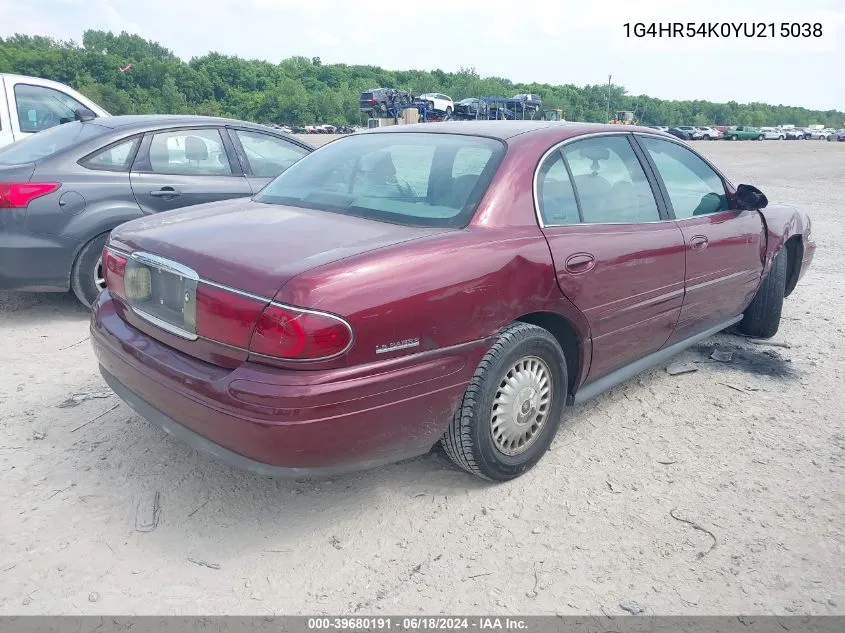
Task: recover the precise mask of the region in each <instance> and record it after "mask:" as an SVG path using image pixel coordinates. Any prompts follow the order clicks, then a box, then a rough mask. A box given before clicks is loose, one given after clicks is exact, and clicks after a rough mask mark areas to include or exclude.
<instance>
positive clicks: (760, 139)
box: [757, 134, 766, 141]
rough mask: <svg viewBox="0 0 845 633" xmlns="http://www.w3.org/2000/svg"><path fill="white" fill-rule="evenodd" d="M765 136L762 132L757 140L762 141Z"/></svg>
mask: <svg viewBox="0 0 845 633" xmlns="http://www.w3.org/2000/svg"><path fill="white" fill-rule="evenodd" d="M764 138H766V137H765V136H763V135H762V134H761V135H760V136H758V137H757V140H758V141H762V140H763V139H764Z"/></svg>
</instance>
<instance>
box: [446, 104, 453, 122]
mask: <svg viewBox="0 0 845 633" xmlns="http://www.w3.org/2000/svg"><path fill="white" fill-rule="evenodd" d="M446 118H447V119H451V118H452V108H450V107H449V106H446Z"/></svg>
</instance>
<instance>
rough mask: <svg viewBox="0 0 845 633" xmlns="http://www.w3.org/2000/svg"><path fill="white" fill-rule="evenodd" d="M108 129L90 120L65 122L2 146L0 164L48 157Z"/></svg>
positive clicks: (26, 161)
mask: <svg viewBox="0 0 845 633" xmlns="http://www.w3.org/2000/svg"><path fill="white" fill-rule="evenodd" d="M106 131H107V128H104V127H102V126H100V125H96V124H94V123H90V122H88V123H80V122H79V121H73V122H71V123H63V124H62V125H57V126H55V127H51V128H48V129H46V130H44V131H42V132H38V133H37V134H33V135H32V136H28V137H25V138H23V139H21V140H19V141H17V142H15V143H12V144H11V145H7V146H6V147H3V148H0V165H18V164H20V163H31V162H33V161H37V160H40V159H42V158H47V157H48V156H52V155H53V154H55V153H57V152H60V151H62V150H64V149H67V148H68V147H71V146H72V145H74V144H76V143H79V142H81V141H87V140H89V139H92V138H95V137H97V136H99V135H101V134H103V133H104V132H106Z"/></svg>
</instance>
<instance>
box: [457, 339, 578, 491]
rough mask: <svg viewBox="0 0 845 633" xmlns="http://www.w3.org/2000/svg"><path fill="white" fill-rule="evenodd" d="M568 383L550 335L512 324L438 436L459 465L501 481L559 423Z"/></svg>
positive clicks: (535, 453) (538, 449)
mask: <svg viewBox="0 0 845 633" xmlns="http://www.w3.org/2000/svg"><path fill="white" fill-rule="evenodd" d="M567 391H568V382H567V375H566V359H565V358H564V355H563V351H562V350H561V348H560V345H559V344H558V342H557V339H555V337H554V336H552V334H551V333H550V332H549V331H548V330H544V329H543V328H540V327H537V326H536V325H530V324H528V323H513V324H511V325H509V326H508V327H506V328H505V329H504V330H502V332H501V333H500V334H499V337H498V339H497V340H496V342H495V343H494V344H493V346H492V347H491V348H490V350H489V351H488V352H487V353H486V354H485V355H484V358H483V359H482V360H481V362H480V363H479V365H478V368H477V369H476V370H475V374H474V375H473V378H472V381H471V382H470V385H469V387H468V388H467V390H466V392H465V393H464V397H463V399H462V401H461V403H460V405H459V406H458V409H457V411H455V415H454V417H453V418H452V422H451V424H450V425H449V428H448V429H447V431H446V433H445V434H444V435H443V438H442V439H441V440H440V441H441V443H442V445H443V448H444V450H445V451H446V454H447V455H448V456H449V458H450V459H451V460H452V461H453V462H455V464H457V465H458V466H460V467H461V468H463V469H464V470H466V471H468V472H470V473H472V474H474V475H477V476H479V477H481V478H483V479H488V480H491V481H507V480H509V479H514V478H515V477H519V476H520V475H522V474H523V473H525V472H526V471H528V470H529V469H530V468H532V467H533V466H534V465H535V464H536V463H537V462H539V461H540V459H541V458H542V457H543V455H545V453H546V451H548V449H549V446H550V445H551V443H552V440H553V439H554V436H555V433H557V429H558V426H560V419H561V415H562V413H563V407H564V403H565V401H566V394H567Z"/></svg>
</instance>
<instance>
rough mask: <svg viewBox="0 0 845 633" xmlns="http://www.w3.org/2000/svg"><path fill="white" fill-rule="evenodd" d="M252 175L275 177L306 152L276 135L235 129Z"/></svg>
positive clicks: (306, 151)
mask: <svg viewBox="0 0 845 633" xmlns="http://www.w3.org/2000/svg"><path fill="white" fill-rule="evenodd" d="M235 134H237V136H238V139H239V140H240V142H241V146H242V147H243V148H244V153H245V154H246V159H247V160H248V161H249V167H250V170H251V172H252V175H253V176H256V177H258V178H275V177H276V176H278V175H279V174H281V173H282V172H283V171H284V170H286V169H287V168H288V167H290V166H291V165H293V164H294V163H295V162H296V161H298V160H299V159H300V158H302V157H303V156H305V155H306V154H307V153H308V150H306V149H305V148H303V147H300V146H299V145H296V144H295V143H291V142H290V141H286V140H284V139H281V138H279V137H277V136H272V135H270V134H263V133H261V132H253V131H250V130H235Z"/></svg>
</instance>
